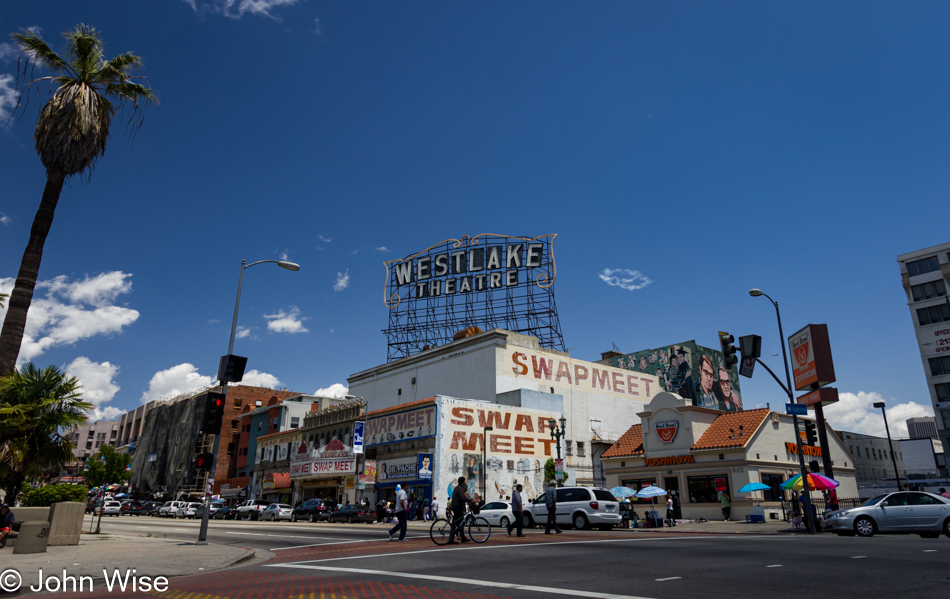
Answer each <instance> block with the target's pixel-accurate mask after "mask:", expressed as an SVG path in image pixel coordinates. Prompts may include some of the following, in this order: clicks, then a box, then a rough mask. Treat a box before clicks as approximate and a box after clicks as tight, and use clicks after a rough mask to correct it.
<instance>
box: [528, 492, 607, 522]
mask: <svg viewBox="0 0 950 599" xmlns="http://www.w3.org/2000/svg"><path fill="white" fill-rule="evenodd" d="M556 493H557V495H556V497H557V512H556V519H557V523H558V525H561V524H563V525H570V526H573V527H574V528H576V529H578V530H584V529H585V528H589V527H591V526H596V527H598V528H600V529H601V530H610V529H611V528H613V527H614V526H618V525H619V524H620V504H619V503H617V499H616V498H615V497H614V496H613V495H611V494H610V491H608V490H607V489H602V488H599V487H561V488H559V489H557V491H556ZM547 519H548V508H547V506H545V505H544V495H541V496H540V497H538V498H536V499H535V500H534V501H532V502H531V503H530V504H528V505H525V522H526V523H527V526H534V525H535V524H537V525H544V523H545V522H547Z"/></svg>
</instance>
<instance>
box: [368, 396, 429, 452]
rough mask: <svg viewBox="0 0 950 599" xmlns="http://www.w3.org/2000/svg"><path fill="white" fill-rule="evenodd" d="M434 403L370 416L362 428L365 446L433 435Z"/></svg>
mask: <svg viewBox="0 0 950 599" xmlns="http://www.w3.org/2000/svg"><path fill="white" fill-rule="evenodd" d="M435 424H436V423H435V404H432V405H428V406H424V407H421V408H416V409H415V410H408V411H406V412H399V413H397V414H385V415H382V416H377V417H376V418H370V419H369V420H367V421H366V427H365V428H364V443H365V445H366V447H373V446H376V445H384V444H386V443H398V442H399V441H403V440H405V439H424V438H426V437H431V436H433V435H435Z"/></svg>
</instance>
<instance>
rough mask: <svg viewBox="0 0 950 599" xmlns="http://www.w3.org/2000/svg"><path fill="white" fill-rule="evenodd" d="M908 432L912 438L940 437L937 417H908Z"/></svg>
mask: <svg viewBox="0 0 950 599" xmlns="http://www.w3.org/2000/svg"><path fill="white" fill-rule="evenodd" d="M905 422H906V423H907V434H908V435H910V438H911V439H939V438H940V437H939V435H937V419H936V418H930V417H927V418H908V419H907V420H906V421H905Z"/></svg>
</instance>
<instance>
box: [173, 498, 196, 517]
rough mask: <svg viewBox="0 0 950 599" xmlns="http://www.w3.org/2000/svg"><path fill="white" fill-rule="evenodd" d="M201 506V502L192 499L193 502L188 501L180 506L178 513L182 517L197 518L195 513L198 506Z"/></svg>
mask: <svg viewBox="0 0 950 599" xmlns="http://www.w3.org/2000/svg"><path fill="white" fill-rule="evenodd" d="M200 507H201V504H200V503H198V502H195V501H191V502H188V503H186V504H185V506H184V507H180V508H178V512H177V514H176V515H177V516H178V517H179V518H182V519H184V518H191V519H192V520H193V519H194V518H195V514H196V512H197V510H198V508H200Z"/></svg>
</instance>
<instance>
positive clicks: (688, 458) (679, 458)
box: [643, 454, 696, 467]
mask: <svg viewBox="0 0 950 599" xmlns="http://www.w3.org/2000/svg"><path fill="white" fill-rule="evenodd" d="M694 463H696V460H695V459H694V458H693V456H692V454H687V455H671V456H668V457H665V458H646V459H645V460H643V465H644V466H646V467H649V466H675V465H678V464H694Z"/></svg>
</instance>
